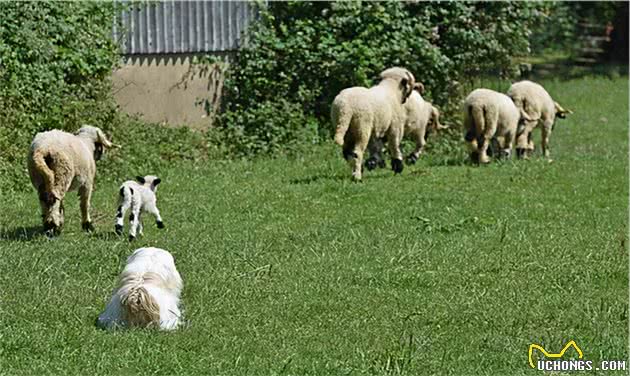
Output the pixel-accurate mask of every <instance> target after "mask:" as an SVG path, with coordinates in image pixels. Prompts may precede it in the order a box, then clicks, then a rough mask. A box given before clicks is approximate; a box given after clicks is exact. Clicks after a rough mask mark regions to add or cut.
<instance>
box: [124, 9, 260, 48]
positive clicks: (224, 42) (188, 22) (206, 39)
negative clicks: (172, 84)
mask: <svg viewBox="0 0 630 376" xmlns="http://www.w3.org/2000/svg"><path fill="white" fill-rule="evenodd" d="M120 3H121V4H128V3H127V2H125V1H121V2H120ZM256 16H257V12H256V3H254V2H247V1H159V2H150V3H143V4H133V5H131V6H130V8H127V10H123V11H122V12H121V13H120V19H119V25H122V30H121V29H120V26H119V25H114V38H116V40H119V41H120V42H121V46H122V53H123V55H145V54H149V55H151V54H175V53H198V52H222V51H231V50H236V49H238V48H239V46H241V45H243V44H244V41H243V40H242V38H243V34H242V32H243V31H244V30H245V29H246V28H247V27H248V26H249V24H250V22H251V21H252V20H253V19H254V18H255V17H256Z"/></svg>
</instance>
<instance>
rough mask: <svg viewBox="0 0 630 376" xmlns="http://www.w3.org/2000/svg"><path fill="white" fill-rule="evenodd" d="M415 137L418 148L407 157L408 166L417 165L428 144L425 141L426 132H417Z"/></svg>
mask: <svg viewBox="0 0 630 376" xmlns="http://www.w3.org/2000/svg"><path fill="white" fill-rule="evenodd" d="M413 137H414V140H415V142H416V148H415V150H414V151H413V152H412V153H411V154H409V156H408V157H407V164H408V165H412V164H416V162H417V161H418V158H420V154H422V151H423V150H424V145H425V143H426V141H425V139H424V132H416V133H414V135H413Z"/></svg>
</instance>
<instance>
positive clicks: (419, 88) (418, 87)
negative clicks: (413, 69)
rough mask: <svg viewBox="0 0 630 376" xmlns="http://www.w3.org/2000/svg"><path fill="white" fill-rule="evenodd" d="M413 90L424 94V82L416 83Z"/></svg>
mask: <svg viewBox="0 0 630 376" xmlns="http://www.w3.org/2000/svg"><path fill="white" fill-rule="evenodd" d="M413 89H414V90H415V91H417V92H418V93H420V94H424V85H423V84H422V82H416V84H415V85H413Z"/></svg>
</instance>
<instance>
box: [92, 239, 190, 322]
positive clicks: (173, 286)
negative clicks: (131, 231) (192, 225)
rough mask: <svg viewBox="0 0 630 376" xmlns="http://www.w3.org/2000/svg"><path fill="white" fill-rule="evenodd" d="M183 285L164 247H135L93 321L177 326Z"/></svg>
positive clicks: (172, 260)
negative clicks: (101, 310) (102, 308)
mask: <svg viewBox="0 0 630 376" xmlns="http://www.w3.org/2000/svg"><path fill="white" fill-rule="evenodd" d="M183 286H184V283H183V281H182V277H181V276H180V275H179V272H178V271H177V268H176V267H175V260H174V259H173V256H172V255H171V254H170V253H169V252H168V251H166V250H163V249H160V248H153V247H147V248H139V249H136V250H135V251H134V252H133V254H131V256H129V258H128V259H127V265H126V266H125V269H124V270H123V271H122V273H121V274H120V277H119V279H118V287H117V288H116V289H115V290H114V293H113V294H112V298H111V299H110V301H109V303H108V304H107V306H106V307H105V310H104V311H103V312H102V313H101V314H100V315H99V316H98V319H97V320H96V325H97V326H98V327H100V328H103V329H117V328H130V327H139V328H159V329H162V330H173V329H177V327H178V326H179V325H180V323H181V319H182V318H181V312H180V309H179V299H180V296H181V292H182V288H183Z"/></svg>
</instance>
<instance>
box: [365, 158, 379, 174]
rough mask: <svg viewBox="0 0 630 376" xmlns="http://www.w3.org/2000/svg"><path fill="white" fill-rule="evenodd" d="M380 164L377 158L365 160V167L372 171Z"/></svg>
mask: <svg viewBox="0 0 630 376" xmlns="http://www.w3.org/2000/svg"><path fill="white" fill-rule="evenodd" d="M377 165H378V161H377V160H376V158H370V159H368V160H367V161H365V167H366V168H367V169H368V171H372V170H374V169H375V168H376V167H377Z"/></svg>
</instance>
